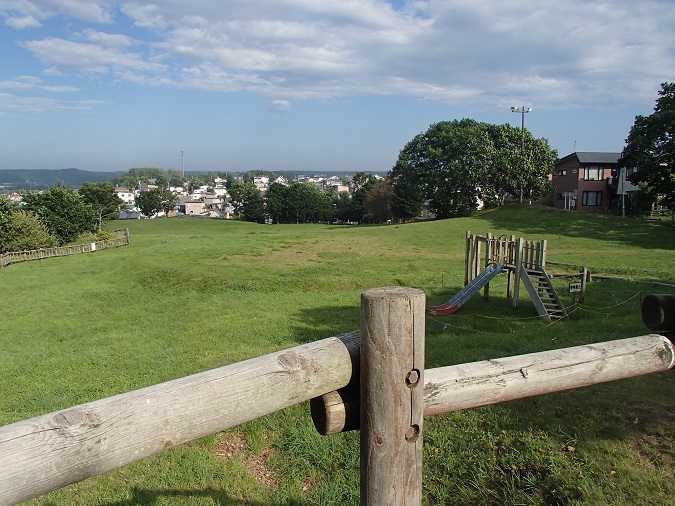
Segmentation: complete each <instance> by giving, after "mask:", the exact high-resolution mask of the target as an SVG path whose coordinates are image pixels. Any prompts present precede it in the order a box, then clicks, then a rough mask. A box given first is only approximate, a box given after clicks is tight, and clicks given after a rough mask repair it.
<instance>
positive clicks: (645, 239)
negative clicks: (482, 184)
mask: <svg viewBox="0 0 675 506" xmlns="http://www.w3.org/2000/svg"><path fill="white" fill-rule="evenodd" d="M475 218H476V219H478V220H484V221H487V222H488V223H489V227H493V228H500V229H507V230H508V229H514V230H518V231H520V232H522V233H523V234H525V235H526V239H528V240H538V239H546V238H547V236H548V235H550V234H551V232H552V231H554V233H556V234H558V235H562V236H568V237H572V238H585V239H597V240H601V241H611V242H615V243H621V244H625V245H626V246H631V247H636V248H644V249H652V248H660V249H675V227H673V225H672V224H671V223H669V222H665V221H662V220H646V219H637V218H628V219H626V218H620V217H618V216H613V215H605V214H586V213H580V212H576V211H565V210H561V209H554V208H552V207H547V206H539V205H537V206H527V205H520V204H514V205H510V206H506V207H503V208H499V209H494V210H489V211H486V212H482V213H479V214H478V215H476V216H475ZM553 223H557V226H555V227H552V224H553ZM489 227H488V228H489Z"/></svg>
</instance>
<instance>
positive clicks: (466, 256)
mask: <svg viewBox="0 0 675 506" xmlns="http://www.w3.org/2000/svg"><path fill="white" fill-rule="evenodd" d="M470 256H471V231H470V230H467V232H466V242H465V244H464V286H466V285H468V284H469V271H470V267H469V257H470Z"/></svg>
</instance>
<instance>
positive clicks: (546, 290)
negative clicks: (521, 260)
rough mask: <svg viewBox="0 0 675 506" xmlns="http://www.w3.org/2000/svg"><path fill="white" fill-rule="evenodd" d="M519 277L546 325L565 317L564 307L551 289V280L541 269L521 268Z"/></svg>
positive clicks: (553, 289)
mask: <svg viewBox="0 0 675 506" xmlns="http://www.w3.org/2000/svg"><path fill="white" fill-rule="evenodd" d="M521 277H522V280H523V284H524V285H525V288H526V289H527V293H529V294H530V298H531V299H532V302H533V303H534V306H535V307H536V308H537V312H538V313H539V316H541V317H542V318H543V319H544V320H545V321H546V322H547V323H551V322H552V321H555V320H560V319H561V318H565V316H567V312H566V311H565V306H563V303H562V301H561V300H560V297H558V294H557V293H556V291H555V288H553V284H552V283H551V278H550V277H549V275H548V274H547V273H546V270H545V269H544V268H543V267H538V268H537V269H529V268H523V270H522V275H521Z"/></svg>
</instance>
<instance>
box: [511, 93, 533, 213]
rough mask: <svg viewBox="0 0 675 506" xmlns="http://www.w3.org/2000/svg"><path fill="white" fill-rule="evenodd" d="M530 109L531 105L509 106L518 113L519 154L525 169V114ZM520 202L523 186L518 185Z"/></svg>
mask: <svg viewBox="0 0 675 506" xmlns="http://www.w3.org/2000/svg"><path fill="white" fill-rule="evenodd" d="M531 110H532V108H531V107H525V106H522V107H511V112H519V113H520V156H521V158H522V161H523V170H525V114H526V113H528V112H530V111H531ZM520 202H521V203H522V202H523V187H522V186H521V187H520Z"/></svg>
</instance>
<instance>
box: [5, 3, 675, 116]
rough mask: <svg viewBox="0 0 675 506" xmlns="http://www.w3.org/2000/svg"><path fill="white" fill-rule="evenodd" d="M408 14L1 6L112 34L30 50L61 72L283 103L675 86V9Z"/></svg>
mask: <svg viewBox="0 0 675 506" xmlns="http://www.w3.org/2000/svg"><path fill="white" fill-rule="evenodd" d="M396 4H397V7H394V6H393V5H392V3H388V2H386V1H384V0H341V1H339V2H336V1H333V0H229V1H228V2H226V3H223V2H222V1H220V0H191V1H190V2H176V1H175V0H155V1H154V2H151V3H145V2H135V1H134V2H131V1H125V0H119V1H113V0H110V1H98V2H96V1H86V0H44V1H29V0H13V1H9V0H0V15H3V16H5V23H8V24H10V23H15V25H16V26H15V27H16V28H19V27H20V26H21V25H22V23H21V22H19V21H10V19H14V20H18V19H22V18H23V19H25V21H24V22H23V24H24V25H25V26H24V27H28V26H29V25H30V23H40V22H41V21H43V20H44V19H47V18H49V17H54V16H60V17H63V18H64V19H67V18H69V17H71V18H74V19H76V20H79V21H81V22H88V23H97V24H101V23H106V24H107V26H106V31H105V32H103V31H101V30H100V29H99V27H98V26H96V27H85V28H83V29H81V30H80V31H79V32H72V33H68V32H64V33H61V34H53V36H51V37H47V38H44V39H42V40H33V41H25V42H23V43H22V44H23V47H25V48H26V49H29V50H30V51H31V52H33V54H35V55H36V56H37V57H38V58H40V60H41V61H42V62H43V63H44V64H45V65H46V66H47V67H48V71H49V72H50V73H53V72H58V71H63V69H64V68H69V69H76V70H78V71H82V72H95V73H100V74H104V73H114V74H115V75H116V76H119V77H122V78H123V79H126V80H128V81H130V82H135V83H138V84H155V85H157V84H161V85H165V86H177V87H185V88H195V89H208V90H217V91H225V92H230V91H239V90H248V91H253V92H257V93H261V94H264V95H266V96H268V97H270V98H271V99H274V100H277V99H278V100H300V99H310V98H318V97H335V96H347V95H355V94H372V93H375V94H385V95H399V96H407V97H411V98H416V99H421V100H434V101H439V102H444V103H451V104H471V105H472V107H478V108H481V107H484V108H494V107H496V106H499V107H502V106H503V105H505V104H511V103H521V102H524V101H527V102H528V103H532V104H536V105H537V107H545V108H551V109H554V108H559V107H585V106H594V105H597V104H611V103H617V104H620V103H635V102H643V101H649V102H651V101H653V95H654V89H655V86H657V84H658V83H660V82H662V81H665V80H672V79H673V78H675V74H674V70H673V69H675V31H674V30H673V29H672V27H673V26H675V9H673V8H672V7H673V4H672V1H671V0H642V1H641V2H635V1H634V0H598V1H595V2H587V1H585V0H569V1H567V2H558V1H556V0H538V1H534V0H513V1H509V2H503V1H502V0H483V1H480V2H477V1H475V0H404V1H402V2H396ZM116 13H117V19H116V18H115V14H116ZM29 18H30V19H32V20H34V21H29ZM115 21H118V23H117V24H116V23H115ZM128 24H132V25H134V27H135V28H134V32H133V33H134V37H133V38H132V37H131V36H129V34H128V33H126V30H125V25H128ZM143 38H145V40H143ZM130 48H133V51H131V50H130Z"/></svg>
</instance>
